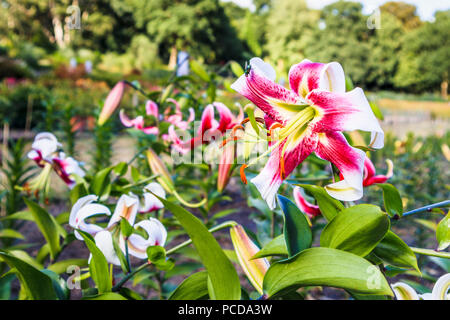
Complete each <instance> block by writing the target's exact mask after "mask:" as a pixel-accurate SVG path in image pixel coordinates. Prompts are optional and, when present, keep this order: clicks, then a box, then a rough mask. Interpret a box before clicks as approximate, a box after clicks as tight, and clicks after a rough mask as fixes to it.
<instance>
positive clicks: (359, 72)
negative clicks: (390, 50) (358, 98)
mask: <svg viewBox="0 0 450 320" xmlns="http://www.w3.org/2000/svg"><path fill="white" fill-rule="evenodd" d="M366 21H367V17H366V16H364V15H363V14H362V5H361V4H360V3H356V2H346V1H345V2H344V1H338V2H336V3H333V4H331V5H328V6H326V7H324V8H323V10H322V13H321V17H320V21H319V23H318V24H317V26H316V27H315V31H314V33H313V34H312V36H311V37H309V39H308V41H307V43H306V45H305V46H304V48H305V56H306V57H307V58H308V59H310V60H313V61H319V62H330V61H338V62H339V63H341V64H342V66H343V67H344V70H345V72H346V74H348V75H349V76H350V77H351V79H352V80H353V82H354V83H355V84H356V85H358V86H362V85H366V84H367V76H368V72H369V64H368V60H369V59H368V57H369V56H370V54H371V52H370V45H369V37H370V35H371V34H373V33H374V31H373V30H370V29H368V28H367V25H366Z"/></svg>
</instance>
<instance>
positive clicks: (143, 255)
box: [120, 218, 167, 259]
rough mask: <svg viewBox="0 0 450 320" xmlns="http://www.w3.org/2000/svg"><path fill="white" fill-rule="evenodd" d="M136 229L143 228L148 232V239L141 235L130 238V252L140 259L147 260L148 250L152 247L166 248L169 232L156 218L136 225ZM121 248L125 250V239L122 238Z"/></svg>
mask: <svg viewBox="0 0 450 320" xmlns="http://www.w3.org/2000/svg"><path fill="white" fill-rule="evenodd" d="M134 227H135V228H138V227H139V228H142V229H144V230H145V232H147V236H148V238H147V239H145V238H144V237H142V236H141V235H138V234H132V235H131V236H130V237H129V238H128V252H129V254H131V255H132V256H134V257H136V258H139V259H147V248H148V247H150V246H164V244H165V243H166V239H167V231H166V228H165V227H164V225H163V224H162V223H161V222H160V221H159V220H158V219H155V218H150V219H149V220H142V221H140V222H138V223H136V224H135V225H134ZM120 241H121V243H120V247H121V248H125V239H124V238H120Z"/></svg>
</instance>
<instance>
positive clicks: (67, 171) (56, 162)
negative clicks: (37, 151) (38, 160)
mask: <svg viewBox="0 0 450 320" xmlns="http://www.w3.org/2000/svg"><path fill="white" fill-rule="evenodd" d="M52 165H53V169H54V170H55V172H56V173H57V174H58V175H59V176H60V178H61V179H62V180H63V181H64V182H65V183H66V184H67V185H68V187H69V188H70V189H72V188H73V187H74V186H75V184H76V181H75V180H74V179H73V178H72V175H73V174H76V175H78V176H80V177H84V175H85V172H84V170H83V169H81V167H80V163H79V162H78V161H76V160H75V159H74V158H72V157H66V155H65V153H64V152H60V153H59V155H58V157H54V158H52Z"/></svg>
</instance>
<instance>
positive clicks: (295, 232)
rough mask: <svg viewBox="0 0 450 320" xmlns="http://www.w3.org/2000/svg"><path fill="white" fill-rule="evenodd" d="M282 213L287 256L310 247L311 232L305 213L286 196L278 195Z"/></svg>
mask: <svg viewBox="0 0 450 320" xmlns="http://www.w3.org/2000/svg"><path fill="white" fill-rule="evenodd" d="M278 202H279V203H280V207H281V210H282V211H283V214H284V227H283V234H284V238H285V241H286V247H287V251H288V253H289V257H292V256H294V255H296V254H297V253H299V252H301V251H303V250H305V249H307V248H309V247H311V244H312V232H311V228H310V226H309V223H308V220H307V219H306V217H305V215H304V214H303V213H302V212H301V211H300V210H299V209H298V208H297V206H296V205H295V204H294V203H293V202H292V201H291V200H289V199H288V198H286V197H283V196H281V195H278Z"/></svg>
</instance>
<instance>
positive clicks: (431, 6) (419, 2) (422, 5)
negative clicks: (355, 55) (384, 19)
mask: <svg viewBox="0 0 450 320" xmlns="http://www.w3.org/2000/svg"><path fill="white" fill-rule="evenodd" d="M222 1H224V2H227V1H233V2H234V3H236V4H238V5H240V6H242V7H246V8H250V9H253V8H254V6H253V3H252V0H222ZM293 1H295V0H293ZM353 1H357V0H353ZM387 1H388V0H364V1H357V2H361V3H363V5H364V8H363V10H364V13H366V14H370V13H372V12H373V10H375V9H376V8H377V7H379V6H380V5H381V4H383V3H385V2H387ZM402 1H403V2H406V3H410V4H413V5H415V6H416V7H417V13H418V14H419V16H420V18H421V19H422V20H427V21H432V20H433V16H434V12H435V11H438V10H448V9H450V1H449V0H402ZM306 2H307V3H308V6H309V7H310V8H313V9H321V8H323V7H324V6H326V5H328V4H330V3H333V2H336V0H306Z"/></svg>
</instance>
